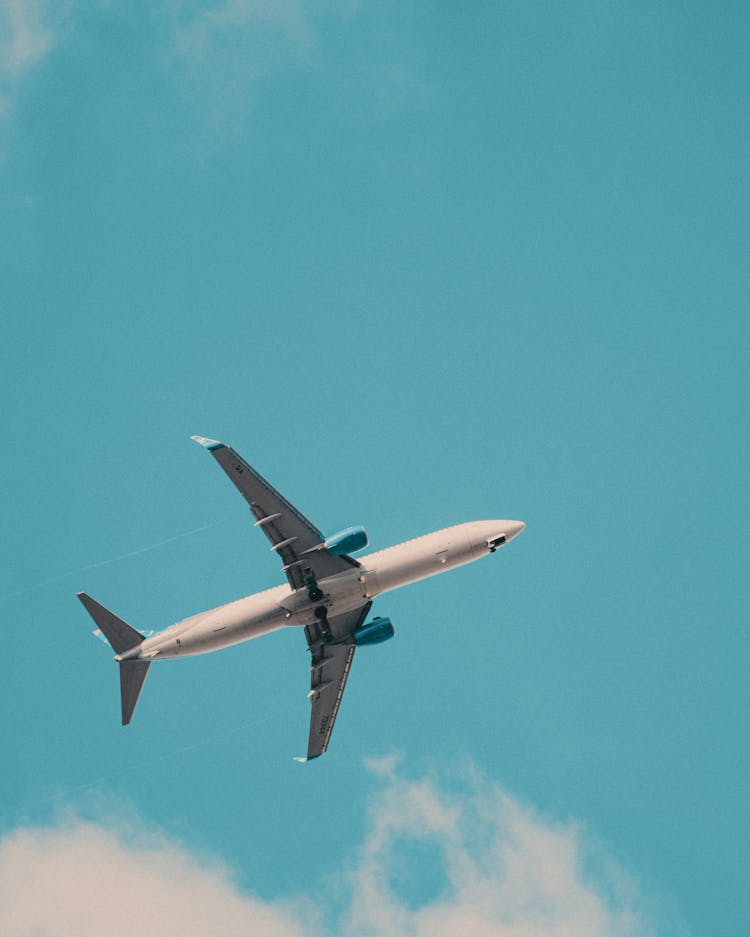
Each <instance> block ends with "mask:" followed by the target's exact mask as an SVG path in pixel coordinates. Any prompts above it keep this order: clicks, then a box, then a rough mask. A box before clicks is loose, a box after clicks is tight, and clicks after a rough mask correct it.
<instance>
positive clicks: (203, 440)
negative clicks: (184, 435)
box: [190, 436, 226, 452]
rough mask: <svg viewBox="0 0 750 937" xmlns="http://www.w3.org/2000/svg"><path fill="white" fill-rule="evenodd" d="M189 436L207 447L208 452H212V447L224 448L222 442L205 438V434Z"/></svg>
mask: <svg viewBox="0 0 750 937" xmlns="http://www.w3.org/2000/svg"><path fill="white" fill-rule="evenodd" d="M190 438H191V439H192V440H194V441H195V442H197V443H198V444H199V445H201V446H203V447H204V448H205V449H208V451H209V452H213V451H214V449H226V446H225V445H224V443H223V442H219V440H218V439H207V438H206V437H205V436H191V437H190Z"/></svg>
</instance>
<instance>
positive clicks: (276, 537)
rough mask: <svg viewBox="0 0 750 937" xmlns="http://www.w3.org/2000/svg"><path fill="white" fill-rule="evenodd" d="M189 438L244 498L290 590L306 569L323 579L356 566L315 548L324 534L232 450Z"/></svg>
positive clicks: (300, 581) (302, 581) (211, 441)
mask: <svg viewBox="0 0 750 937" xmlns="http://www.w3.org/2000/svg"><path fill="white" fill-rule="evenodd" d="M192 438H193V439H194V440H195V441H196V442H198V443H200V444H201V445H202V446H204V447H205V448H206V449H208V451H209V452H210V453H211V455H212V456H213V457H214V459H216V461H217V462H218V463H219V465H220V466H221V467H222V469H223V470H224V472H225V473H226V475H227V476H228V478H229V480H230V481H231V482H232V484H233V485H234V486H235V488H236V489H237V490H238V491H239V492H240V494H241V495H242V497H243V498H244V499H245V501H247V503H248V505H249V506H250V510H251V511H252V513H253V516H254V517H255V526H256V527H259V528H260V529H261V530H262V531H263V533H264V534H265V535H266V536H267V537H268V539H269V541H270V542H271V549H272V550H275V551H276V553H278V555H279V556H280V557H281V562H282V564H283V569H284V572H285V573H286V577H287V579H288V580H289V585H290V586H291V587H292V589H301V588H302V587H303V586H304V585H305V576H306V574H307V571H308V570H309V571H310V573H311V574H312V575H313V576H314V577H315V579H326V578H327V577H329V576H335V575H336V574H337V573H341V572H345V571H346V570H350V569H351V568H352V566H359V563H357V561H356V560H353V559H352V558H351V557H350V556H331V554H330V553H328V551H327V550H325V549H319V547H320V545H321V544H322V543H323V541H324V540H325V537H324V536H323V534H322V533H321V532H320V531H319V530H318V528H317V527H316V526H315V525H314V524H312V523H311V522H310V521H309V520H308V519H307V518H306V517H305V516H304V514H302V513H301V512H300V511H298V510H297V508H295V507H294V505H293V504H290V503H289V501H287V500H286V498H285V497H284V496H283V495H282V494H280V493H279V492H278V491H277V490H276V489H275V488H274V487H273V485H271V484H270V483H269V482H267V481H266V479H265V478H263V476H262V475H261V474H260V473H259V472H257V471H256V470H255V469H254V468H253V467H252V466H251V465H249V464H248V463H247V462H246V461H245V460H244V459H243V458H242V456H240V455H238V453H236V452H235V451H234V449H232V448H231V447H230V446H226V445H224V443H222V442H218V441H217V440H215V439H206V438H205V437H203V436H193V437H192ZM303 556H304V558H303V559H301V557H303Z"/></svg>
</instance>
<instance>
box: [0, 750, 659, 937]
mask: <svg viewBox="0 0 750 937" xmlns="http://www.w3.org/2000/svg"><path fill="white" fill-rule="evenodd" d="M371 767H372V768H373V770H374V771H375V772H376V773H378V774H379V775H380V783H381V787H380V789H379V790H378V792H377V793H376V794H375V795H374V796H373V798H372V800H371V802H370V805H369V808H368V831H367V834H366V836H365V839H364V841H363V843H362V844H361V845H360V847H359V848H358V849H357V851H356V854H355V856H354V857H350V858H349V859H348V860H347V861H346V862H345V863H344V864H343V866H342V868H340V869H334V870H330V871H331V872H332V873H333V874H334V875H335V879H336V880H337V881H338V882H339V886H340V883H341V882H343V883H344V885H343V888H344V893H343V910H340V911H337V912H336V917H337V919H336V920H333V921H331V920H330V913H329V912H328V910H327V909H326V908H324V907H318V908H317V909H316V908H314V906H313V904H312V896H304V895H302V896H300V895H296V894H294V893H292V892H291V889H290V894H289V899H288V900H287V901H283V902H270V901H265V900H262V899H261V898H259V897H257V896H254V895H252V894H249V893H248V892H246V891H243V890H242V889H241V888H240V887H239V886H238V885H237V883H236V879H235V878H234V876H233V874H232V872H231V871H230V870H229V869H228V868H227V866H226V865H224V864H223V863H221V862H219V861H217V860H216V859H212V858H206V857H204V856H199V855H197V854H195V853H193V852H191V851H190V850H189V849H187V848H186V847H185V846H184V845H182V844H180V843H178V842H175V841H173V840H170V839H168V838H166V837H164V836H162V835H160V834H155V833H153V832H149V831H147V830H146V827H145V824H144V823H142V822H138V823H136V824H131V825H130V826H123V825H117V824H110V823H108V822H107V823H101V822H98V823H92V822H88V821H83V820H81V819H72V820H69V821H66V822H62V823H60V824H58V825H56V826H53V827H49V828H41V829H40V828H22V829H18V830H16V831H15V832H13V833H12V834H10V835H8V836H7V837H5V838H4V839H3V840H2V841H0V933H2V934H3V935H4V937H53V935H54V937H100V935H102V934H109V935H112V937H118V935H120V934H125V933H131V932H132V929H133V928H134V927H136V926H137V930H138V933H139V934H140V935H142V937H178V935H179V937H205V935H206V934H222V935H223V937H234V935H238V937H239V935H242V937H277V935H278V937H281V935H285V937H297V935H300V937H301V935H303V934H304V935H307V937H311V935H323V934H331V933H340V934H342V935H344V934H345V935H347V937H360V935H362V937H364V935H367V937H386V935H388V937H407V935H408V937H428V935H429V937H449V935H450V937H455V935H458V934H470V935H472V937H485V935H486V937H489V935H492V937H540V935H544V937H573V935H574V937H636V935H637V937H650V935H655V934H656V930H655V928H654V925H653V923H652V922H650V921H649V920H648V915H647V913H646V912H645V911H644V907H645V905H644V903H643V901H642V899H641V898H640V897H639V893H638V890H637V888H636V886H635V885H634V883H633V882H632V881H631V880H630V879H629V877H628V876H627V875H625V873H624V872H623V871H622V870H621V869H619V868H618V867H617V865H616V864H615V863H614V862H613V861H612V860H611V859H610V858H608V857H606V856H604V855H603V854H602V853H601V851H597V850H592V849H591V847H590V846H589V845H588V844H587V843H586V842H585V837H584V834H583V833H582V831H581V828H580V827H579V826H578V825H576V824H573V823H565V824H559V823H554V822H550V821H548V820H546V819H543V818H541V817H539V816H537V815H536V814H535V813H534V812H533V811H532V810H531V809H530V808H529V807H528V806H526V805H524V804H523V803H521V802H520V801H518V800H517V799H515V798H514V797H512V796H510V795H509V794H508V793H507V792H505V791H504V790H503V789H502V788H501V787H499V786H498V785H497V784H493V783H490V782H488V781H486V780H484V779H482V778H480V777H478V776H476V775H474V776H471V777H468V778H464V779H463V780H460V781H459V782H457V781H456V779H449V780H446V779H438V778H437V777H421V778H418V779H416V780H408V779H405V778H403V777H400V776H399V775H398V774H397V772H396V766H395V764H394V763H393V762H392V761H388V760H384V761H380V762H373V763H372V764H371ZM339 886H337V889H336V890H337V892H338V891H340V887H339ZM325 892H326V889H325V887H323V888H320V887H316V889H315V892H314V895H315V896H316V898H318V899H319V897H320V895H321V894H325ZM341 897H342V896H341V894H340V893H339V894H338V895H337V902H338V904H339V906H340V903H341ZM327 918H328V919H327Z"/></svg>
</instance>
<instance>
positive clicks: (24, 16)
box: [0, 0, 65, 114]
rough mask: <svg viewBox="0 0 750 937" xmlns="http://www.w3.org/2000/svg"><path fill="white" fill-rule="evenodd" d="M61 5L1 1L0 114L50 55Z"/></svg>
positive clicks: (34, 0) (33, 0) (28, 0)
mask: <svg viewBox="0 0 750 937" xmlns="http://www.w3.org/2000/svg"><path fill="white" fill-rule="evenodd" d="M64 7H65V4H64V3H60V4H57V7H56V9H55V8H54V7H53V5H52V4H50V3H49V2H46V0H0V114H2V113H5V112H7V111H8V110H9V108H10V106H11V105H12V103H13V97H14V95H15V93H16V91H17V89H18V87H19V86H20V84H21V82H22V81H23V80H24V79H25V78H26V76H27V75H28V74H29V73H30V72H31V71H32V69H33V68H34V66H36V65H38V64H39V62H41V60H42V59H43V58H44V57H45V56H46V55H47V54H48V53H49V52H50V50H51V49H52V48H53V47H54V45H55V43H56V41H57V26H58V24H59V22H60V16H61V13H62V12H64Z"/></svg>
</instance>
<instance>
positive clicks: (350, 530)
mask: <svg viewBox="0 0 750 937" xmlns="http://www.w3.org/2000/svg"><path fill="white" fill-rule="evenodd" d="M368 543H369V541H368V539H367V532H366V531H365V528H364V527H346V528H345V529H344V530H340V531H339V532H338V533H337V534H334V535H333V536H332V537H329V538H328V539H327V540H326V542H325V548H326V550H328V552H329V553H330V554H331V556H342V555H343V554H344V553H354V552H356V551H357V550H362V549H364V547H366V546H367V544H368Z"/></svg>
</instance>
